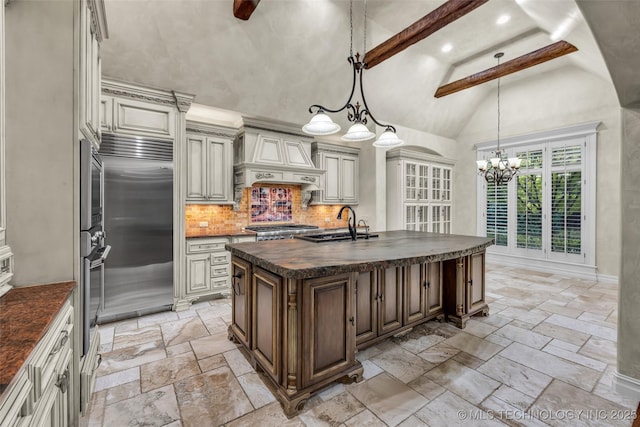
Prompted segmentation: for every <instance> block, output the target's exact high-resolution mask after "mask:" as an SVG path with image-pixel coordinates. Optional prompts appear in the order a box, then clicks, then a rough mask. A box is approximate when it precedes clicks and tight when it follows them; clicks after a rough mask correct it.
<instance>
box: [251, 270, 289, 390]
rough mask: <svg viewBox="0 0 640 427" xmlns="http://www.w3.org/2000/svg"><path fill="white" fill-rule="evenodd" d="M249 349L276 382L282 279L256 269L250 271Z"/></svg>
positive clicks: (279, 346) (279, 373)
mask: <svg viewBox="0 0 640 427" xmlns="http://www.w3.org/2000/svg"><path fill="white" fill-rule="evenodd" d="M251 293H252V295H253V303H252V304H253V307H252V310H253V315H252V324H251V350H252V352H253V355H254V357H255V358H256V359H257V360H258V361H259V362H260V364H261V366H262V368H263V369H264V371H265V372H266V373H267V374H268V375H269V376H270V377H271V378H273V380H274V381H275V382H276V383H278V382H279V381H280V375H281V373H282V372H281V371H282V369H281V366H282V365H281V357H280V350H281V347H282V346H281V345H280V326H281V322H282V320H281V318H282V308H281V307H282V302H281V301H282V298H281V297H282V278H281V277H280V276H276V275H275V274H273V273H270V272H268V271H266V270H263V269H261V268H259V267H255V268H254V269H253V280H252V286H251Z"/></svg>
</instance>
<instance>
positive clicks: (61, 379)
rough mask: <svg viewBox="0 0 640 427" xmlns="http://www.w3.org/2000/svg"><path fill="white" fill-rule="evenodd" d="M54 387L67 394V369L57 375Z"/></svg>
mask: <svg viewBox="0 0 640 427" xmlns="http://www.w3.org/2000/svg"><path fill="white" fill-rule="evenodd" d="M56 387H58V388H59V389H60V391H62V393H66V392H67V388H68V387H69V369H67V370H65V371H64V372H63V373H61V374H60V375H58V380H57V381H56Z"/></svg>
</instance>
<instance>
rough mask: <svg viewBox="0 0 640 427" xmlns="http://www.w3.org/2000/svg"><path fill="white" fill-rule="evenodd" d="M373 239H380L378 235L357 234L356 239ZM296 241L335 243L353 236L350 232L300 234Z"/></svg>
mask: <svg viewBox="0 0 640 427" xmlns="http://www.w3.org/2000/svg"><path fill="white" fill-rule="evenodd" d="M372 237H378V235H377V234H366V233H356V239H358V240H361V239H370V238H372ZM295 238H296V239H302V240H307V241H309V242H316V243H319V242H335V241H341V240H351V235H350V234H349V233H348V232H340V233H319V234H298V235H296V236H295Z"/></svg>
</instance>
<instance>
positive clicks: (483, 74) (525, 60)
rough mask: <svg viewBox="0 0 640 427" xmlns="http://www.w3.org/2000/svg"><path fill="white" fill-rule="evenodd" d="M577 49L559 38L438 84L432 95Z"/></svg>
mask: <svg viewBox="0 0 640 427" xmlns="http://www.w3.org/2000/svg"><path fill="white" fill-rule="evenodd" d="M577 50H578V48H577V47H575V46H574V45H572V44H571V43H569V42H566V41H564V40H560V41H558V42H555V43H553V44H550V45H548V46H545V47H543V48H540V49H538V50H534V51H533V52H529V53H527V54H525V55H522V56H519V57H517V58H515V59H512V60H510V61H507V62H505V63H502V64H500V65H496V66H495V67H492V68H488V69H486V70H484V71H480V72H479V73H476V74H472V75H470V76H467V77H465V78H463V79H460V80H456V81H455V82H452V83H449V84H446V85H443V86H440V87H439V88H438V90H436V93H435V95H434V96H435V97H436V98H441V97H443V96H447V95H451V94H452V93H456V92H459V91H461V90H464V89H468V88H470V87H473V86H477V85H479V84H482V83H486V82H488V81H491V80H494V79H497V78H500V77H503V76H506V75H509V74H512V73H515V72H516V71H521V70H524V69H526V68H529V67H533V66H534V65H538V64H542V63H543V62H547V61H550V60H552V59H555V58H558V57H560V56H564V55H567V54H569V53H572V52H575V51H577Z"/></svg>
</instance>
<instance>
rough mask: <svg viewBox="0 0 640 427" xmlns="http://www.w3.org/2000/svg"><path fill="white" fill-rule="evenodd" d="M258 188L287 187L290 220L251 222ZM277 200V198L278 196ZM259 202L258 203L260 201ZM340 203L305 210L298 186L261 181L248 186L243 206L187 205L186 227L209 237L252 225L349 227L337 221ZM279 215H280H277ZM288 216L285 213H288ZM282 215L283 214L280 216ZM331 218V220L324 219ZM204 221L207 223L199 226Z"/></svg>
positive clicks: (312, 206) (190, 231) (192, 231)
mask: <svg viewBox="0 0 640 427" xmlns="http://www.w3.org/2000/svg"><path fill="white" fill-rule="evenodd" d="M256 188H266V189H269V191H271V189H276V197H277V189H285V190H288V192H289V195H288V196H287V198H288V197H289V196H290V199H291V219H290V220H288V221H287V220H280V221H276V220H275V219H274V220H273V221H269V222H265V221H252V219H251V211H252V191H253V190H254V189H256ZM276 200H277V199H276ZM258 204H259V203H258ZM338 210H340V205H311V206H309V207H308V208H307V209H306V210H303V209H302V190H301V188H300V186H299V185H291V186H283V185H282V184H260V187H253V188H245V189H244V191H243V193H242V200H241V201H240V208H239V210H237V211H234V210H233V208H232V207H231V205H194V204H188V205H186V206H185V228H186V230H185V231H186V235H187V237H193V236H208V235H212V234H224V233H235V232H238V231H240V230H241V229H242V228H243V227H246V226H247V225H250V224H267V223H268V224H279V223H296V224H310V225H317V226H318V227H321V228H339V227H346V226H347V219H346V218H345V219H343V220H338V219H336V216H337V215H338ZM276 216H277V215H276ZM285 217H286V216H285ZM281 218H282V216H281ZM326 219H328V220H329V221H328V222H327V221H325V220H326ZM201 222H206V223H208V226H207V227H200V223H201Z"/></svg>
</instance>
